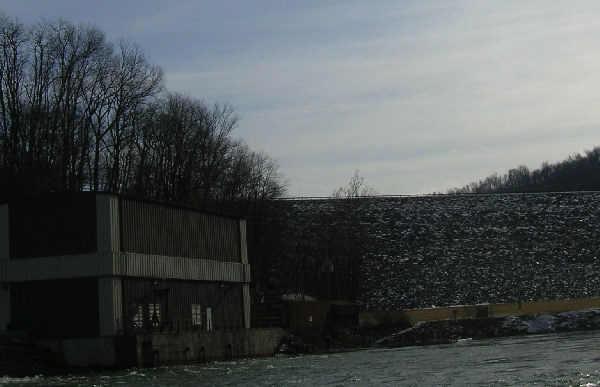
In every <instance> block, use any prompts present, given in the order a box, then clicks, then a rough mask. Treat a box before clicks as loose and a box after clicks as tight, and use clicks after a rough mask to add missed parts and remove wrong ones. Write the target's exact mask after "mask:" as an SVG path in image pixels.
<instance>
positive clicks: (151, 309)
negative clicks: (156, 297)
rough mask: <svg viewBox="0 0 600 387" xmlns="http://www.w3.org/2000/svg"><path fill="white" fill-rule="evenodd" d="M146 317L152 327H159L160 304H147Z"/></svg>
mask: <svg viewBox="0 0 600 387" xmlns="http://www.w3.org/2000/svg"><path fill="white" fill-rule="evenodd" d="M148 316H149V318H150V323H151V325H152V326H153V327H157V326H159V325H160V304H148Z"/></svg>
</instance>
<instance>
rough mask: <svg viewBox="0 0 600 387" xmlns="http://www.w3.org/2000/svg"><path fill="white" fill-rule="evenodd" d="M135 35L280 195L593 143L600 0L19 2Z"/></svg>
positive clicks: (473, 176) (452, 174) (478, 173)
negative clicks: (264, 158) (224, 122)
mask: <svg viewBox="0 0 600 387" xmlns="http://www.w3.org/2000/svg"><path fill="white" fill-rule="evenodd" d="M0 10H1V11H2V12H3V13H4V14H6V15H7V16H10V17H17V18H19V19H20V20H21V21H22V22H24V23H26V24H30V23H33V22H36V21H39V20H41V19H46V20H55V19H57V18H59V17H61V18H63V19H66V20H69V21H71V22H74V23H77V24H79V23H91V24H94V25H97V26H98V27H100V28H101V29H102V30H103V31H104V32H106V34H107V35H108V37H109V39H110V40H113V41H116V40H117V39H119V38H125V39H126V40H129V41H133V42H136V43H139V44H140V45H141V46H142V47H143V49H144V51H145V52H146V53H147V55H148V56H149V58H150V61H151V62H152V63H155V64H158V65H159V66H161V67H162V68H163V69H164V70H165V74H166V86H167V88H168V89H169V90H171V91H178V92H182V93H185V94H188V95H190V96H193V97H196V98H199V99H203V100H205V101H207V102H209V103H213V102H227V103H229V104H231V105H233V106H234V107H235V109H236V111H237V113H238V114H239V115H240V117H241V121H240V125H239V127H238V128H237V129H236V133H235V134H236V136H239V137H243V138H244V139H246V141H247V143H248V144H249V146H250V147H251V148H252V149H254V150H264V151H265V152H267V153H268V154H269V155H270V156H271V157H272V158H274V159H276V160H278V161H279V163H280V165H281V171H282V172H283V173H284V174H285V176H286V178H287V180H288V181H289V195H290V196H328V195H330V194H331V193H332V191H333V190H334V189H335V188H336V187H339V186H340V185H343V184H344V183H345V182H347V181H348V180H349V178H350V177H351V176H352V175H353V173H354V170H355V169H358V170H359V171H360V174H361V175H362V176H364V177H365V179H366V181H367V183H368V184H369V185H370V186H372V187H373V188H374V189H375V190H376V191H378V192H379V193H381V194H418V193H431V192H434V191H438V192H439V191H442V192H445V191H446V190H447V189H448V188H452V187H457V186H462V185H465V184H467V183H469V182H471V181H473V180H478V179H480V178H484V177H486V176H488V175H490V174H492V173H494V172H500V173H504V172H506V170H508V169H509V168H512V167H516V166H518V165H521V164H524V165H527V166H529V167H530V168H538V167H539V166H540V165H541V163H542V162H543V161H549V162H556V161H559V160H562V159H564V158H566V157H567V156H569V155H570V154H573V153H576V152H582V151H584V150H588V149H591V148H593V147H594V146H596V145H600V2H596V1H593V2H592V1H590V2H586V1H577V2H575V1H569V2H567V1H554V2H550V1H540V2H537V1H526V2H524V1H520V0H519V1H514V2H511V1H434V2H427V1H422V0H420V1H414V2H405V1H398V0H391V1H383V0H378V1H324V0H316V1H297V0H294V1H276V0H273V1H245V0H240V1H227V0H221V1H198V0H186V1H174V0H173V1H158V0H153V1H146V0H130V1H128V0H103V1H82V0H72V1H67V0H65V1H52V0H45V1H28V0H14V1H9V0H0Z"/></svg>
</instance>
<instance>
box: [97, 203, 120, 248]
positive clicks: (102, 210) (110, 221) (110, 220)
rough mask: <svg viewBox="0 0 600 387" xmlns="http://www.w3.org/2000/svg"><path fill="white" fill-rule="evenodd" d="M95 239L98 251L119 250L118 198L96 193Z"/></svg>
mask: <svg viewBox="0 0 600 387" xmlns="http://www.w3.org/2000/svg"><path fill="white" fill-rule="evenodd" d="M96 224H97V227H96V240H97V244H98V248H97V251H98V252H99V253H106V252H119V251H121V235H120V230H119V198H118V197H116V196H113V195H107V194H99V195H96Z"/></svg>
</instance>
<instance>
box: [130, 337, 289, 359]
mask: <svg viewBox="0 0 600 387" xmlns="http://www.w3.org/2000/svg"><path fill="white" fill-rule="evenodd" d="M285 333H286V331H285V330H284V329H282V328H265V329H248V330H239V331H210V332H207V331H201V332H194V333H187V334H177V335H169V334H152V335H150V336H138V343H137V345H138V359H139V360H138V361H139V362H141V360H142V358H143V357H144V353H143V351H144V350H143V347H144V346H146V347H149V346H148V343H150V342H151V348H152V351H153V355H154V356H155V354H156V353H158V359H159V361H160V364H166V363H184V362H198V361H203V360H220V359H227V358H230V357H250V356H267V355H272V354H273V353H274V352H275V350H276V349H277V346H278V345H279V343H280V342H281V339H282V338H283V336H284V335H285ZM145 343H146V344H145ZM229 344H231V346H230V345H229ZM203 348H204V349H203ZM146 359H148V356H146ZM150 361H152V356H151V357H150ZM138 364H139V365H142V364H140V363H138ZM145 365H146V366H148V365H151V364H148V362H146V364H145Z"/></svg>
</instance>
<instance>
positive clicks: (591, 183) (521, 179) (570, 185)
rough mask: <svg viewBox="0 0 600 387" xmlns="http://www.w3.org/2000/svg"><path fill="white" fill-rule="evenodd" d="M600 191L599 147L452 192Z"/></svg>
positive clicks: (514, 170)
mask: <svg viewBox="0 0 600 387" xmlns="http://www.w3.org/2000/svg"><path fill="white" fill-rule="evenodd" d="M599 190H600V148H598V147H596V148H594V149H592V150H591V151H587V152H585V153H584V154H575V155H573V156H570V157H568V158H567V159H566V160H564V161H562V162H559V163H556V164H548V163H543V164H542V166H541V167H540V168H538V169H535V170H533V171H530V170H529V168H527V167H526V166H524V165H521V166H519V167H517V168H513V169H510V170H509V171H508V172H506V173H505V174H504V175H501V176H500V175H498V174H497V173H495V174H492V175H490V176H488V177H486V178H485V179H483V180H479V181H478V182H473V183H471V184H468V185H466V186H464V187H462V188H455V189H451V190H449V193H499V192H566V191H599Z"/></svg>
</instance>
